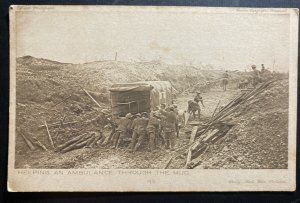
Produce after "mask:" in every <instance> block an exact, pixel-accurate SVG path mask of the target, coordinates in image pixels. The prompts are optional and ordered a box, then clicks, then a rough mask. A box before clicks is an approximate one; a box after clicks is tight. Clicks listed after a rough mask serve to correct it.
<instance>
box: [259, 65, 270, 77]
mask: <svg viewBox="0 0 300 203" xmlns="http://www.w3.org/2000/svg"><path fill="white" fill-rule="evenodd" d="M260 76H261V80H262V81H268V80H270V79H271V78H272V74H271V72H270V71H269V70H268V69H266V68H265V66H264V64H261V70H260Z"/></svg>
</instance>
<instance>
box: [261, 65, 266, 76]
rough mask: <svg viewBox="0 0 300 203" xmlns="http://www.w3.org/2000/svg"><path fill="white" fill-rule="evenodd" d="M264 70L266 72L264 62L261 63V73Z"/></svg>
mask: <svg viewBox="0 0 300 203" xmlns="http://www.w3.org/2000/svg"><path fill="white" fill-rule="evenodd" d="M264 72H266V69H265V65H264V64H261V70H260V73H261V74H263V73H264Z"/></svg>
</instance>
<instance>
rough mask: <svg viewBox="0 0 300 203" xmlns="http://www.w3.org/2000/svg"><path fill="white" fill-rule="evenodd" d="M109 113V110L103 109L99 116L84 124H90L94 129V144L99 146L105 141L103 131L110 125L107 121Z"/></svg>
mask: <svg viewBox="0 0 300 203" xmlns="http://www.w3.org/2000/svg"><path fill="white" fill-rule="evenodd" d="M109 113H110V112H109V110H107V109H103V110H101V111H100V114H99V116H97V117H96V118H94V119H92V120H88V121H87V122H86V124H90V123H92V124H93V125H94V126H95V128H96V129H95V130H96V131H97V132H98V133H94V135H97V136H96V139H95V143H96V142H97V143H99V144H102V143H103V142H104V140H105V136H104V135H103V129H104V127H105V126H106V125H108V124H110V125H112V123H111V121H110V120H109Z"/></svg>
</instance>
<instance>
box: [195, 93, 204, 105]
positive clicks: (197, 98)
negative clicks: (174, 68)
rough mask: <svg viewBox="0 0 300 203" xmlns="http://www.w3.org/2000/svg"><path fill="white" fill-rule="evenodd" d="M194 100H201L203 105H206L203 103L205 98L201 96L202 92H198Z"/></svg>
mask: <svg viewBox="0 0 300 203" xmlns="http://www.w3.org/2000/svg"><path fill="white" fill-rule="evenodd" d="M194 101H195V102H196V103H197V104H199V102H201V104H202V106H203V107H204V104H203V98H202V96H201V92H197V95H196V96H195V97H194Z"/></svg>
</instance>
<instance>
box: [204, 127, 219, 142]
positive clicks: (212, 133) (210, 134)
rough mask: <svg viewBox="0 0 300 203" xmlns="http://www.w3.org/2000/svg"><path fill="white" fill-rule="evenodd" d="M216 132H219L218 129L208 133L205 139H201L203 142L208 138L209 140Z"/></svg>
mask: <svg viewBox="0 0 300 203" xmlns="http://www.w3.org/2000/svg"><path fill="white" fill-rule="evenodd" d="M217 132H219V130H218V129H214V130H212V131H211V132H209V133H208V135H206V136H205V138H204V139H203V141H207V140H208V139H209V138H211V137H212V136H213V135H215V134H216V133H217Z"/></svg>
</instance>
